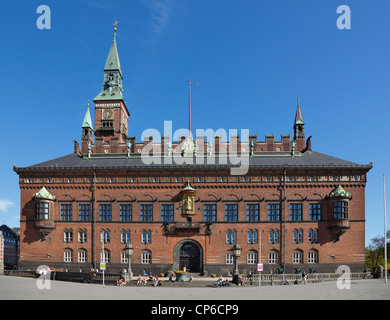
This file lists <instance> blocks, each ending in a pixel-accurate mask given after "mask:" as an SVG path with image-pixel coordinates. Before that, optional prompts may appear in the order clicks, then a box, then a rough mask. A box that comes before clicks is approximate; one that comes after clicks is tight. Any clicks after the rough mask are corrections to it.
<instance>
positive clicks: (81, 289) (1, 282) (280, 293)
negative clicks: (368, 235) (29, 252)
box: [0, 276, 390, 300]
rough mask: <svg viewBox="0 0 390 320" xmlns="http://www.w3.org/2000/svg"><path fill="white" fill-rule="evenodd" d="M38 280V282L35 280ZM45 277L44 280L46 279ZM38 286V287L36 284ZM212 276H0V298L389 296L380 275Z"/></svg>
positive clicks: (124, 298) (117, 298)
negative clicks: (160, 280) (264, 279)
mask: <svg viewBox="0 0 390 320" xmlns="http://www.w3.org/2000/svg"><path fill="white" fill-rule="evenodd" d="M37 281H38V282H37ZM46 281H47V280H46ZM37 283H38V286H39V287H41V289H39V288H38V286H37ZM212 283H213V279H211V278H210V279H203V280H198V281H197V282H195V281H194V283H192V284H190V286H188V287H187V286H185V285H183V284H181V286H180V287H174V286H165V287H164V285H163V286H161V287H153V286H150V285H148V286H143V287H138V286H124V287H119V286H114V285H111V286H110V285H108V286H104V287H103V286H102V285H99V284H83V283H71V282H62V281H50V282H48V283H46V285H48V284H50V289H42V286H43V284H42V281H41V280H39V279H38V280H37V279H32V278H21V277H12V276H0V299H1V300H16V299H18V300H24V299H28V300H38V299H39V300H92V299H101V300H111V299H115V300H188V299H190V300H274V299H278V300H281V299H287V300H345V299H348V300H356V299H358V300H389V299H390V282H388V283H387V284H386V283H385V282H384V280H383V279H372V280H352V281H351V288H350V289H343V290H341V289H338V288H337V284H336V281H324V282H321V283H310V284H307V285H302V284H297V285H288V286H283V285H282V286H281V285H277V286H261V287H259V286H258V284H257V285H253V286H250V285H247V286H245V287H241V286H236V285H231V286H229V287H223V288H215V287H211V284H212Z"/></svg>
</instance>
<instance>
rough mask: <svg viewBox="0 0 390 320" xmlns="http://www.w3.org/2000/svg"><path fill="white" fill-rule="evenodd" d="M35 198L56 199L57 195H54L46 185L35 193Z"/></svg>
mask: <svg viewBox="0 0 390 320" xmlns="http://www.w3.org/2000/svg"><path fill="white" fill-rule="evenodd" d="M33 198H34V199H47V200H55V199H56V197H55V196H53V195H52V194H51V193H50V192H49V191H48V190H47V189H46V188H45V187H43V188H42V189H41V190H40V191H39V192H37V193H34V196H33Z"/></svg>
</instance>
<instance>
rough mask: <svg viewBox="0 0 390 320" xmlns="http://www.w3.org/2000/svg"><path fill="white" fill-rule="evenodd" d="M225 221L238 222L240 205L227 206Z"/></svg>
mask: <svg viewBox="0 0 390 320" xmlns="http://www.w3.org/2000/svg"><path fill="white" fill-rule="evenodd" d="M225 221H238V204H225Z"/></svg>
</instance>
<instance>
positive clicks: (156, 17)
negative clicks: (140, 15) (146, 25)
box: [144, 0, 171, 36]
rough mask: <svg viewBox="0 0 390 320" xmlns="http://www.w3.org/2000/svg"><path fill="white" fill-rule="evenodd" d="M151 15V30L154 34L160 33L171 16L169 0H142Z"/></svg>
mask: <svg viewBox="0 0 390 320" xmlns="http://www.w3.org/2000/svg"><path fill="white" fill-rule="evenodd" d="M144 3H145V4H146V5H147V7H148V9H149V10H150V12H151V15H152V31H153V33H154V36H158V35H159V34H161V33H162V32H163V31H164V29H165V28H166V26H167V24H168V22H169V19H170V16H171V1H170V0H154V1H144Z"/></svg>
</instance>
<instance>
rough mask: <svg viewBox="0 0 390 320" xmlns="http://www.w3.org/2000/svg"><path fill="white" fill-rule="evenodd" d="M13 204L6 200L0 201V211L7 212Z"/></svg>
mask: <svg viewBox="0 0 390 320" xmlns="http://www.w3.org/2000/svg"><path fill="white" fill-rule="evenodd" d="M13 206H14V203H13V202H11V201H9V200H7V199H0V211H4V212H7V210H8V208H10V207H13Z"/></svg>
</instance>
